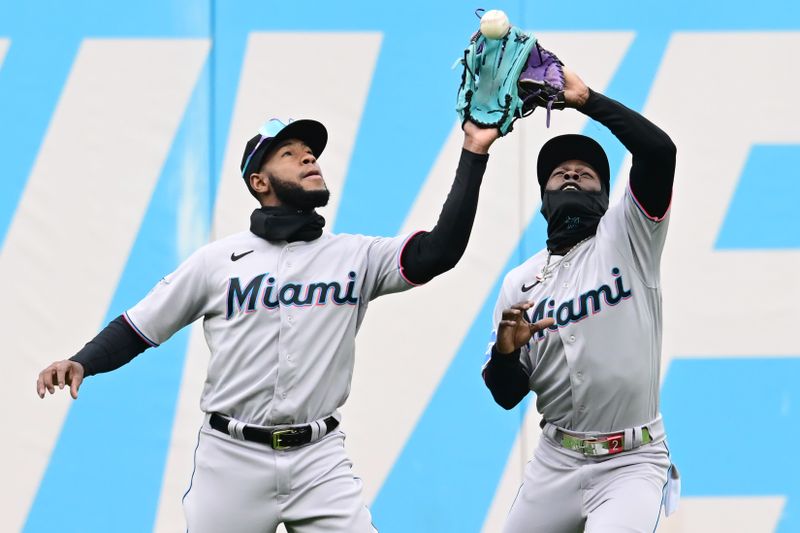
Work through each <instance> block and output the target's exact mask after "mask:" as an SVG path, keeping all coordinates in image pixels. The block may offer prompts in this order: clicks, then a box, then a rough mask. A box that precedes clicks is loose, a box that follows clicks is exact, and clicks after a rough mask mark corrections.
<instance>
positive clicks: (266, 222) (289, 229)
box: [250, 206, 325, 242]
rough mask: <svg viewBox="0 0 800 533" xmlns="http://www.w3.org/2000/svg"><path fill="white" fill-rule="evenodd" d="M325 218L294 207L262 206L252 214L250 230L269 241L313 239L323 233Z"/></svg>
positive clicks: (312, 211) (314, 212)
mask: <svg viewBox="0 0 800 533" xmlns="http://www.w3.org/2000/svg"><path fill="white" fill-rule="evenodd" d="M323 227H325V218H323V216H322V215H320V214H319V213H317V212H316V211H314V210H313V209H310V210H300V209H296V208H293V207H284V206H281V207H261V208H260V209H256V210H255V211H253V214H252V215H250V231H251V232H253V233H254V234H255V235H258V236H259V237H261V238H262V239H266V240H268V241H288V242H295V241H313V240H314V239H317V238H319V236H320V235H322V228H323Z"/></svg>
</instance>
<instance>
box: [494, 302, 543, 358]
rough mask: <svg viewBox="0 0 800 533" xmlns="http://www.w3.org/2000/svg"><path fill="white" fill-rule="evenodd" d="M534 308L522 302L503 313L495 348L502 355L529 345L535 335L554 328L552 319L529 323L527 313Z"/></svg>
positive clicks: (530, 304)
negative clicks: (551, 327)
mask: <svg viewBox="0 0 800 533" xmlns="http://www.w3.org/2000/svg"><path fill="white" fill-rule="evenodd" d="M532 306H533V304H532V303H531V302H520V303H518V304H515V305H512V306H511V307H510V308H509V309H506V310H505V311H503V315H502V317H501V318H500V324H498V326H497V341H496V343H495V346H496V347H497V351H498V352H499V353H502V354H509V353H512V352H514V351H516V350H518V349H520V348H521V347H523V346H525V345H526V344H528V342H529V341H530V340H531V337H533V335H534V333H536V332H537V331H541V330H543V329H545V328H548V327H550V326H552V325H553V324H554V323H555V321H554V320H553V319H552V318H544V319H542V320H539V321H538V322H534V323H530V322H528V319H527V317H526V316H525V313H526V312H527V311H528V309H530V308H531V307H532Z"/></svg>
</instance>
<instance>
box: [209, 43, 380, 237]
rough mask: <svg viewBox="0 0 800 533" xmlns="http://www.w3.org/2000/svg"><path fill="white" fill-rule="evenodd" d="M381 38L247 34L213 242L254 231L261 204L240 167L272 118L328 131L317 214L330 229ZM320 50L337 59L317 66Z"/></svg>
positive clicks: (218, 199)
mask: <svg viewBox="0 0 800 533" xmlns="http://www.w3.org/2000/svg"><path fill="white" fill-rule="evenodd" d="M381 39H382V35H381V34H380V33H318V32H315V33H296V32H295V33H251V34H250V37H249V39H248V42H247V50H246V52H245V57H244V62H243V66H242V74H241V79H240V81H239V90H238V92H237V95H236V108H235V109H234V111H233V118H232V120H231V125H230V132H229V136H228V145H227V147H226V150H225V157H224V160H223V166H222V177H221V181H220V186H219V192H218V196H217V202H216V212H215V216H214V229H213V236H212V237H213V238H214V239H218V238H220V237H224V236H226V235H230V234H232V233H236V232H238V231H243V230H246V229H247V228H248V227H249V224H250V222H249V221H250V213H251V212H252V210H253V209H255V208H256V207H258V204H257V203H256V201H255V199H254V198H253V197H252V196H250V193H249V192H247V188H246V187H245V185H244V183H243V180H242V177H241V173H240V172H239V164H240V163H241V160H242V152H243V151H244V145H245V143H246V142H247V140H248V139H250V138H251V137H252V136H253V135H255V134H256V133H257V131H258V128H259V127H261V125H262V124H263V123H264V122H265V121H266V120H267V119H269V118H272V117H277V118H281V119H284V120H285V119H287V118H294V119H299V118H314V119H316V120H319V121H320V122H322V123H323V124H325V127H326V128H327V129H328V134H329V138H328V146H327V148H326V149H325V153H324V154H323V155H322V157H321V158H320V166H321V167H322V174H323V177H324V178H325V182H326V183H327V184H328V188H329V189H330V191H331V201H330V204H329V205H328V207H326V208H323V209H321V210H320V212H321V213H322V214H323V215H324V216H325V218H326V220H327V224H326V226H327V227H328V228H332V227H333V222H334V219H335V216H336V209H337V207H338V205H339V200H340V198H341V194H342V190H343V185H344V179H345V176H346V175H347V168H348V166H349V164H350V155H351V154H352V152H353V146H354V145H355V139H356V134H357V133H358V127H359V124H360V123H361V114H362V112H363V109H364V104H365V101H366V98H367V94H368V92H369V87H370V83H371V81H372V73H373V71H374V69H375V62H376V60H377V57H378V51H379V49H380V44H381ZM275 50H281V53H280V54H276V53H275ZM321 50H325V54H326V56H327V57H330V58H336V59H335V60H334V61H320V53H321V52H320V51H321ZM309 65H313V69H312V68H309ZM221 126H222V127H224V125H221Z"/></svg>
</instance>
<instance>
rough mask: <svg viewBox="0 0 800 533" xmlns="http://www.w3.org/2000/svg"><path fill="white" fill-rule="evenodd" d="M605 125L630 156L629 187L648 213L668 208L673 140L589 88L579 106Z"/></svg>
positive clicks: (654, 213) (673, 150)
mask: <svg viewBox="0 0 800 533" xmlns="http://www.w3.org/2000/svg"><path fill="white" fill-rule="evenodd" d="M580 111H581V112H582V113H584V114H585V115H588V116H589V117H591V118H593V119H594V120H596V121H597V122H599V123H601V124H603V125H604V126H606V127H607V128H608V129H609V130H611V133H613V134H614V136H615V137H616V138H617V139H619V140H620V142H621V143H622V144H623V145H625V148H627V149H628V151H629V152H630V153H631V155H632V156H633V163H632V165H631V175H630V187H631V191H632V192H633V195H634V197H635V198H636V200H638V202H639V204H640V205H641V206H642V207H643V208H644V210H645V211H646V212H647V213H648V214H649V215H651V216H653V217H657V218H661V217H663V216H664V215H665V214H666V212H667V209H668V208H669V203H670V199H671V198H672V183H673V181H674V178H675V153H676V148H675V144H674V143H673V142H672V139H670V138H669V136H668V135H667V134H666V133H664V132H663V131H662V130H661V129H660V128H659V127H658V126H656V125H655V124H653V123H652V122H650V121H649V120H647V119H646V118H644V117H643V116H642V115H640V114H639V113H637V112H636V111H633V110H631V109H628V108H627V107H625V106H624V105H622V104H621V103H619V102H617V101H616V100H612V99H611V98H608V97H607V96H604V95H602V94H600V93H597V92H594V91H592V90H591V89H589V98H588V99H587V101H586V103H585V104H584V105H583V106H582V107H581V108H580Z"/></svg>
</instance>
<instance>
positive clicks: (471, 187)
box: [400, 150, 489, 284]
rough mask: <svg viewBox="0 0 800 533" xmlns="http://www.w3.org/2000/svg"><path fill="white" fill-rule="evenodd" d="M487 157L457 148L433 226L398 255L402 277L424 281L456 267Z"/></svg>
mask: <svg viewBox="0 0 800 533" xmlns="http://www.w3.org/2000/svg"><path fill="white" fill-rule="evenodd" d="M488 159H489V156H488V155H486V154H475V153H472V152H470V151H468V150H461V159H460V160H459V162H458V169H457V170H456V177H455V180H453V186H452V188H451V189H450V193H449V194H448V195H447V200H445V202H444V206H443V207H442V212H441V214H440V215H439V220H438V221H437V222H436V226H435V227H434V228H433V229H432V230H431V231H430V232H427V231H423V232H420V233H417V234H416V235H414V236H413V237H411V238H410V239H409V240H408V243H406V247H405V249H404V250H403V253H402V255H401V256H400V265H401V266H402V268H403V274H404V275H405V277H406V279H408V280H410V281H411V282H413V283H417V284H421V283H427V282H428V281H430V280H432V279H433V278H434V277H436V276H438V275H439V274H441V273H443V272H447V271H448V270H450V269H451V268H453V267H454V266H456V263H458V260H459V259H461V256H462V255H464V250H466V248H467V242H469V235H470V232H471V231H472V222H473V221H474V220H475V211H476V209H477V208H478V192H479V191H480V187H481V181H482V180H483V173H484V172H485V170H486V162H487V161H488Z"/></svg>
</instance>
